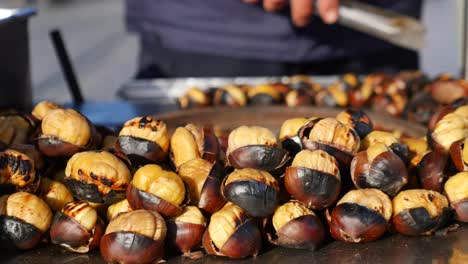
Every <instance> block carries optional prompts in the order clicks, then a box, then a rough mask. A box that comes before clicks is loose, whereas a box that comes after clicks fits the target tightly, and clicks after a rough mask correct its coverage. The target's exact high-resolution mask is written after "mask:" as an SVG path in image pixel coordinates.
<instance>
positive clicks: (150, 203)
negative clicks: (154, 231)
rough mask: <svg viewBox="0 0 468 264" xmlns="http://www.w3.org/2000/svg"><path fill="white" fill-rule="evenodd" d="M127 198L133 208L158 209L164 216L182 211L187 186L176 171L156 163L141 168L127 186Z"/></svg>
mask: <svg viewBox="0 0 468 264" xmlns="http://www.w3.org/2000/svg"><path fill="white" fill-rule="evenodd" d="M127 200H128V202H129V203H130V205H131V206H132V208H133V209H146V210H151V211H156V212H159V213H161V214H162V215H164V216H175V215H178V214H179V213H180V212H182V208H181V207H179V206H180V205H182V202H184V200H185V186H184V182H183V181H182V179H181V178H180V177H179V176H178V175H177V174H176V173H174V172H172V171H167V170H164V169H163V168H161V167H160V166H158V165H155V164H148V165H145V166H143V167H141V168H139V169H138V170H137V171H136V172H135V175H134V176H133V180H132V181H131V183H130V184H129V186H128V188H127Z"/></svg>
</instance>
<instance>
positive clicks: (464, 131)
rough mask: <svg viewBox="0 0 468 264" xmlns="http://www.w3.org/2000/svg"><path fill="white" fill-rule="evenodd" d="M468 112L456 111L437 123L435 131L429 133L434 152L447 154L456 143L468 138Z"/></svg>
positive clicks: (429, 140)
mask: <svg viewBox="0 0 468 264" xmlns="http://www.w3.org/2000/svg"><path fill="white" fill-rule="evenodd" d="M459 109H460V108H459ZM467 109H468V107H467ZM466 112H467V113H464V112H462V111H459V112H457V111H455V112H453V113H450V114H447V115H445V116H444V117H443V118H442V119H441V120H440V121H439V122H437V124H436V125H435V128H434V130H433V131H429V133H428V142H429V144H430V145H431V147H432V148H433V149H434V150H436V151H439V152H443V153H447V152H448V151H449V149H450V146H451V145H452V144H453V143H454V142H456V141H459V140H462V139H465V138H466V137H468V111H466Z"/></svg>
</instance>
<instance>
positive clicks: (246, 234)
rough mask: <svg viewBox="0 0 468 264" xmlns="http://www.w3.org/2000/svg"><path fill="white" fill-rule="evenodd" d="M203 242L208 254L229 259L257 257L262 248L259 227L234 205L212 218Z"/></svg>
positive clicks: (224, 208)
mask: <svg viewBox="0 0 468 264" xmlns="http://www.w3.org/2000/svg"><path fill="white" fill-rule="evenodd" d="M202 241H203V247H204V248H205V250H206V252H207V253H208V254H210V255H217V256H226V257H229V258H245V257H248V256H256V255H257V254H258V252H259V251H260V248H261V246H262V236H261V234H260V230H259V229H258V227H257V226H256V225H255V223H254V222H253V221H252V219H250V218H249V217H248V216H247V214H246V213H245V212H244V211H243V210H242V209H241V208H240V207H239V206H237V205H235V204H232V203H228V204H226V205H225V206H224V207H223V208H222V209H221V210H219V211H218V212H216V213H214V214H213V215H212V216H211V218H210V223H209V225H208V228H207V229H206V231H205V233H204V235H203V240H202Z"/></svg>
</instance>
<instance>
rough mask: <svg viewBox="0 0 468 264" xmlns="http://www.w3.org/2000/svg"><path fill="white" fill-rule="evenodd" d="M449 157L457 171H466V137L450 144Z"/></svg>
mask: <svg viewBox="0 0 468 264" xmlns="http://www.w3.org/2000/svg"><path fill="white" fill-rule="evenodd" d="M450 156H451V157H452V161H453V164H454V165H455V167H456V168H457V169H458V170H459V171H468V137H466V138H465V139H461V140H458V141H456V142H454V143H452V145H451V146H450Z"/></svg>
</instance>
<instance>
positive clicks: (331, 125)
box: [309, 117, 360, 153]
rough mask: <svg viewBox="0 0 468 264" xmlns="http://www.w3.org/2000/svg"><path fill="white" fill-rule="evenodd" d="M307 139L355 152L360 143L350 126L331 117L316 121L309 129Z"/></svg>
mask: <svg viewBox="0 0 468 264" xmlns="http://www.w3.org/2000/svg"><path fill="white" fill-rule="evenodd" d="M309 139H310V140H311V141H314V142H319V143H323V144H329V145H332V146H334V147H336V148H338V149H340V150H343V151H346V152H349V153H355V152H357V151H358V150H359V144H360V142H359V137H358V136H357V134H356V132H355V131H354V130H353V129H352V128H351V127H349V126H347V125H345V124H342V123H341V122H339V121H338V120H336V119H335V118H331V117H329V118H323V119H321V120H320V121H318V122H317V123H316V124H315V125H314V127H313V128H312V129H311V130H310V134H309Z"/></svg>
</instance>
